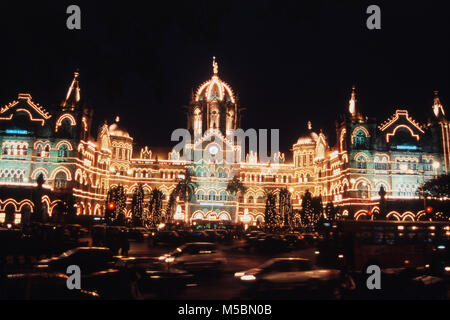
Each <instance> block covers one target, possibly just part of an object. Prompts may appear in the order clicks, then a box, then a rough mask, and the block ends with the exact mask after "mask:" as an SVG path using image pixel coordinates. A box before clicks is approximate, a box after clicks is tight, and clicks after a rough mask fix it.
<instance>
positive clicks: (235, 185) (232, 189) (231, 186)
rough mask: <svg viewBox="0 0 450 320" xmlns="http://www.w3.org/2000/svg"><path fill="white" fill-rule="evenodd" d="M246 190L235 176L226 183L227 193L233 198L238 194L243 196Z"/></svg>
mask: <svg viewBox="0 0 450 320" xmlns="http://www.w3.org/2000/svg"><path fill="white" fill-rule="evenodd" d="M246 190H247V188H246V187H245V186H244V185H243V184H242V182H241V181H240V180H239V179H238V177H236V176H234V177H233V179H231V180H230V182H228V185H227V191H228V192H229V193H231V194H232V195H234V196H236V195H237V194H238V193H241V194H244V193H245V191H246Z"/></svg>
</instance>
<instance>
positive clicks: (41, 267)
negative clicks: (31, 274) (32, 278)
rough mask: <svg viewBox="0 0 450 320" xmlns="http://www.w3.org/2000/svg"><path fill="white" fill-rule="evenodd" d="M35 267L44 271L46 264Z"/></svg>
mask: <svg viewBox="0 0 450 320" xmlns="http://www.w3.org/2000/svg"><path fill="white" fill-rule="evenodd" d="M37 267H38V268H40V269H45V268H48V264H38V265H37Z"/></svg>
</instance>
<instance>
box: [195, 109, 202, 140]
mask: <svg viewBox="0 0 450 320" xmlns="http://www.w3.org/2000/svg"><path fill="white" fill-rule="evenodd" d="M194 132H195V133H196V134H201V133H202V115H201V111H200V108H196V109H195V110H194Z"/></svg>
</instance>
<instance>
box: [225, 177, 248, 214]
mask: <svg viewBox="0 0 450 320" xmlns="http://www.w3.org/2000/svg"><path fill="white" fill-rule="evenodd" d="M227 191H228V192H229V193H231V194H232V195H233V196H234V197H235V198H236V213H235V217H236V219H237V216H238V213H239V199H238V194H239V193H240V194H244V193H245V191H247V188H246V187H245V186H244V185H243V184H242V182H241V181H240V180H239V179H238V177H237V176H234V177H233V179H231V180H230V181H229V182H228V185H227Z"/></svg>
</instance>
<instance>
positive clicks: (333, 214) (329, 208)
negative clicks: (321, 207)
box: [325, 201, 337, 222]
mask: <svg viewBox="0 0 450 320" xmlns="http://www.w3.org/2000/svg"><path fill="white" fill-rule="evenodd" d="M325 214H326V216H327V220H328V221H329V222H334V221H335V220H336V218H337V210H336V208H335V207H334V204H333V201H330V202H328V203H327V205H326V206H325Z"/></svg>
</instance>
